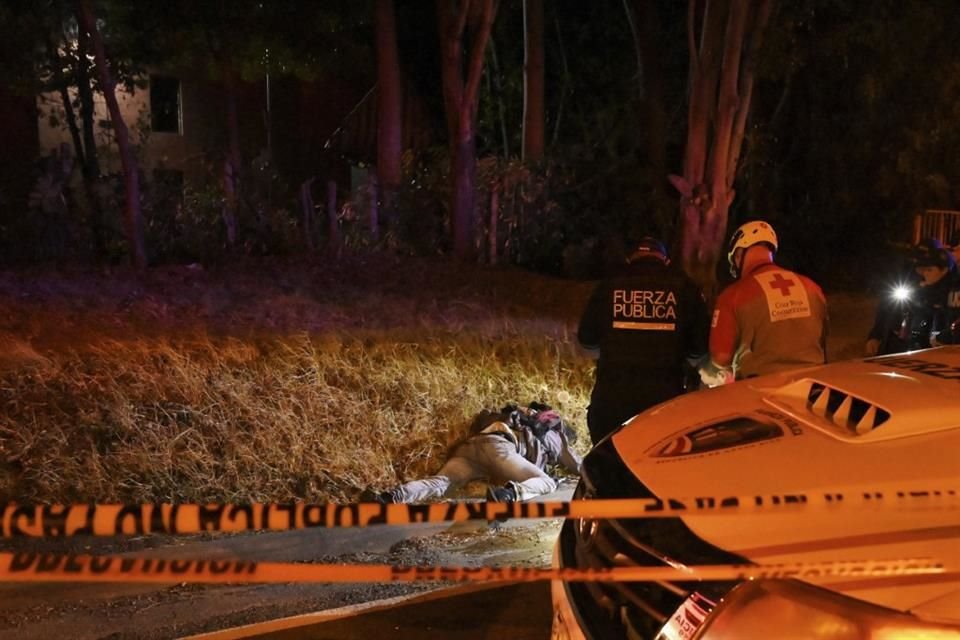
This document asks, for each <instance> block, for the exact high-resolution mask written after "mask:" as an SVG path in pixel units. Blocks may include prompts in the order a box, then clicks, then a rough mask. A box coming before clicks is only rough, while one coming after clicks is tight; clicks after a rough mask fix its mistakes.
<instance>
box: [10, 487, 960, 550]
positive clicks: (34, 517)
mask: <svg viewBox="0 0 960 640" xmlns="http://www.w3.org/2000/svg"><path fill="white" fill-rule="evenodd" d="M958 507H960V492H958V491H957V490H954V489H924V490H898V491H846V492H804V493H791V494H764V495H749V496H731V497H719V496H714V497H709V496H704V497H691V498H663V499H659V498H630V499H618V500H608V499H603V500H599V499H598V500H573V501H565V502H441V503H434V504H423V505H416V504H373V503H370V504H307V503H293V504H261V503H256V504H207V505H198V504H142V505H120V504H101V505H86V504H78V505H17V504H11V505H7V506H6V507H4V508H3V512H2V517H0V537H4V538H10V537H15V536H33V537H66V536H77V535H94V536H118V535H143V534H151V533H163V534H191V533H199V532H203V531H220V532H241V531H260V530H273V531H285V530H290V529H306V528H343V527H369V526H375V525H403V524H416V523H439V522H463V521H468V520H486V521H494V520H500V521H503V520H512V519H532V518H590V519H599V518H675V517H679V516H712V515H733V514H743V513H749V514H769V513H783V512H785V511H790V510H797V509H817V508H826V509H843V508H861V509H907V510H909V509H928V508H935V509H945V508H950V509H956V508H958Z"/></svg>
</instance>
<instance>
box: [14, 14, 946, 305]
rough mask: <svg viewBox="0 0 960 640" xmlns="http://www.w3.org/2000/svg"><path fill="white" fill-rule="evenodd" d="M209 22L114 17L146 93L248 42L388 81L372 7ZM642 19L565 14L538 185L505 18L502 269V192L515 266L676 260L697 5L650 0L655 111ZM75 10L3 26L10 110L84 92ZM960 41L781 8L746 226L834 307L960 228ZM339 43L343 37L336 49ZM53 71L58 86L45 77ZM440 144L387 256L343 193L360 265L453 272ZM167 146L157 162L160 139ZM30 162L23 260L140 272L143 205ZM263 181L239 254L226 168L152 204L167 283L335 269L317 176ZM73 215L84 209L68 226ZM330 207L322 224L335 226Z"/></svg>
mask: <svg viewBox="0 0 960 640" xmlns="http://www.w3.org/2000/svg"><path fill="white" fill-rule="evenodd" d="M248 4H249V6H247V5H248ZM316 4H317V5H319V4H320V3H316ZM189 5H190V3H186V4H183V5H182V6H181V5H180V4H177V3H173V4H172V5H171V10H170V11H169V12H167V13H169V15H165V13H164V12H151V11H144V12H137V15H131V12H129V11H123V10H122V8H123V6H124V3H115V2H110V1H107V0H102V1H101V2H100V3H99V6H102V7H103V13H102V15H103V16H104V23H105V29H104V30H105V35H106V37H107V38H108V44H109V45H110V46H111V48H112V51H114V52H116V55H117V58H116V60H117V61H118V62H117V65H118V67H117V68H118V70H119V72H120V77H121V79H122V80H123V81H124V82H128V83H134V82H135V80H136V74H137V70H138V69H140V68H142V67H143V66H144V65H152V64H158V63H163V62H164V56H166V62H167V63H174V62H176V63H178V64H182V63H183V61H184V59H185V57H189V58H190V59H192V60H195V61H196V65H197V66H198V67H199V68H209V69H210V74H211V78H214V79H216V78H218V77H219V75H220V74H222V73H223V69H224V68H225V65H227V62H226V61H225V60H224V55H225V54H224V47H227V45H229V44H230V43H235V45H231V46H229V47H228V50H229V52H230V56H231V60H230V64H231V65H233V67H235V68H236V69H238V70H239V73H240V74H241V76H250V75H256V74H257V73H261V72H262V71H263V69H264V65H266V64H268V62H266V61H265V60H264V59H263V58H262V57H260V56H259V54H258V52H259V51H260V50H261V49H269V50H270V51H271V52H273V53H272V54H271V55H272V56H273V59H272V62H269V64H271V65H272V66H271V69H272V71H273V72H274V73H275V74H277V75H278V76H282V75H284V74H286V75H288V76H295V77H296V78H299V79H301V80H304V79H310V78H313V77H317V76H318V75H320V74H319V72H321V71H326V70H330V69H337V68H345V67H350V68H351V70H352V71H353V73H354V75H353V78H354V80H356V81H357V82H359V83H361V84H362V83H363V82H364V80H363V78H365V77H366V78H367V79H369V80H370V81H371V82H372V78H373V67H372V64H370V61H371V59H372V57H373V50H372V47H373V41H372V37H371V38H370V39H369V41H367V42H364V41H363V40H362V38H361V39H358V34H369V33H370V31H369V22H370V17H371V16H372V9H371V7H370V6H369V3H344V4H343V5H342V6H336V7H333V5H324V6H322V7H317V6H316V5H315V4H314V3H295V2H286V3H275V4H274V5H273V8H272V9H270V11H268V12H267V13H266V14H264V13H263V12H264V11H266V10H265V9H263V5H262V3H256V2H251V3H244V2H238V3H231V7H232V8H231V9H230V14H229V15H228V16H225V17H223V19H221V17H219V16H218V15H217V14H216V12H215V11H213V9H212V8H211V7H208V8H207V9H205V10H204V11H205V13H204V12H201V13H204V15H202V16H199V17H197V19H196V20H195V21H193V22H190V21H186V20H184V19H183V17H184V15H185V14H184V12H186V13H189V12H190V11H191V9H190V8H189ZM628 5H630V6H634V7H637V6H640V3H639V2H638V3H632V4H631V3H620V2H614V1H607V2H602V3H583V2H578V1H576V0H557V1H556V2H550V3H547V5H546V6H547V12H546V44H545V46H546V80H547V82H546V84H547V95H546V99H547V110H546V111H547V115H546V119H547V122H546V131H547V147H548V148H547V160H546V161H545V162H544V163H542V164H539V165H537V166H524V165H523V164H522V163H520V161H519V160H518V156H519V149H520V140H521V135H522V134H521V129H522V120H523V117H522V116H523V114H522V109H523V95H522V91H523V76H522V74H523V24H522V11H521V6H520V3H519V2H503V3H502V6H501V7H500V10H499V13H498V17H497V23H496V25H495V29H494V32H493V35H492V42H491V46H490V47H489V48H488V52H487V61H486V71H485V76H484V80H483V83H482V86H481V97H480V119H479V120H480V121H479V132H478V156H479V174H478V185H477V187H478V191H479V197H478V198H477V219H478V220H479V221H480V222H481V225H480V229H479V231H478V237H477V245H478V248H479V249H480V251H478V253H479V254H480V255H481V256H484V257H483V259H484V260H491V256H490V250H489V242H488V240H487V239H486V238H485V237H484V236H485V234H486V233H487V232H488V231H489V229H490V198H491V195H492V194H493V193H494V192H496V196H497V198H498V202H499V217H498V219H497V240H498V242H497V255H496V259H497V260H498V261H501V262H503V261H506V262H511V263H514V264H519V265H522V266H524V267H528V268H532V269H535V270H541V271H546V272H550V273H559V274H567V275H574V276H584V275H593V274H596V273H598V271H599V269H600V268H601V267H602V265H603V263H604V262H605V261H606V260H610V259H614V257H615V256H616V255H618V253H619V252H620V251H622V248H623V247H624V246H625V245H627V244H629V243H630V242H632V240H633V239H634V238H636V237H638V236H639V235H642V234H644V233H651V232H652V233H658V234H661V235H663V236H664V237H666V238H667V240H668V241H673V240H674V239H675V238H676V234H677V228H676V225H677V220H676V216H677V201H676V196H677V194H676V193H674V192H673V191H671V190H670V187H668V186H667V185H666V182H665V177H666V176H665V175H661V174H660V173H658V171H659V169H655V168H654V167H652V166H651V163H650V141H651V135H652V132H651V130H650V129H649V127H647V126H645V125H646V123H645V122H644V120H643V117H642V114H643V113H644V108H645V106H646V103H645V101H646V100H649V99H651V98H650V96H651V95H656V96H659V99H660V100H662V102H663V104H662V105H661V106H662V107H663V111H664V113H665V116H666V118H665V124H664V128H665V130H664V131H661V132H657V133H658V135H661V136H662V138H663V145H664V146H665V149H664V154H665V158H666V162H667V167H666V169H667V170H668V171H671V172H672V171H675V170H676V169H677V168H678V167H679V166H680V164H681V162H682V158H681V153H682V143H683V139H684V135H685V125H686V120H685V114H686V96H685V91H686V80H687V79H686V47H687V42H686V34H685V28H686V4H685V3H676V2H672V1H668V0H650V6H652V7H653V8H654V9H655V15H656V17H657V18H658V20H657V25H658V28H657V29H656V31H655V32H654V33H653V34H652V35H651V34H650V33H647V36H646V37H650V38H653V39H655V43H654V44H655V48H656V51H657V52H658V54H659V59H660V67H661V69H662V73H661V78H662V80H661V86H660V87H659V91H658V92H656V93H655V94H654V93H652V92H651V91H650V89H651V84H650V83H651V82H654V79H653V78H651V75H650V74H649V73H647V72H649V70H648V69H643V68H641V66H640V65H639V64H638V55H636V54H635V48H636V44H637V43H636V41H635V34H634V33H633V32H632V31H631V29H630V21H629V20H628V19H627V14H626V13H625V10H626V9H625V7H627V6H628ZM69 6H70V5H69V3H63V2H60V1H59V0H47V1H46V2H40V3H24V2H14V3H10V4H9V5H5V6H4V7H3V8H2V9H0V20H2V22H3V25H4V26H5V27H6V28H5V32H6V33H8V34H11V39H10V41H9V42H8V43H7V44H8V45H9V46H6V45H5V46H4V51H5V52H6V51H7V50H8V49H9V52H8V53H9V55H6V54H5V55H4V64H3V65H2V70H3V76H2V80H3V85H4V87H5V89H4V91H5V92H7V93H14V94H15V93H21V94H22V93H24V92H31V91H32V92H40V91H42V90H50V89H52V88H56V86H57V83H63V82H66V83H68V84H69V83H72V82H75V80H73V78H74V76H75V69H73V66H75V65H77V64H78V58H77V56H76V55H73V56H72V57H70V56H69V55H68V56H65V57H64V59H63V60H61V64H62V66H61V67H60V68H54V67H53V66H51V63H50V55H49V53H50V46H49V45H50V41H49V39H50V37H51V34H53V35H54V36H55V37H57V38H67V39H69V34H70V33H71V30H75V25H74V26H72V27H71V20H72V18H71V14H70V10H69ZM258 7H259V8H258ZM331 7H333V8H331ZM396 7H397V14H398V29H399V34H398V36H399V42H400V49H401V57H402V59H403V68H404V72H405V73H406V74H407V75H408V76H409V78H410V81H411V85H412V86H413V87H414V88H415V89H416V91H417V93H418V94H419V96H420V97H421V98H422V101H423V103H424V104H425V105H426V110H427V113H428V114H429V115H430V117H432V118H433V119H434V120H435V122H436V125H437V126H436V127H435V129H434V130H435V131H438V132H441V131H443V129H444V127H443V126H442V121H443V117H444V116H443V112H442V100H441V98H440V96H439V89H438V87H439V62H438V59H439V50H438V48H437V43H436V30H435V29H436V28H435V15H434V13H433V6H432V4H431V3H423V2H416V1H412V0H411V1H399V0H398V2H397V3H396ZM245 8H246V9H249V11H247V10H245ZM211 11H213V13H211ZM258 12H259V13H258ZM148 27H149V28H150V29H151V30H153V31H155V32H157V33H159V34H160V36H159V37H158V38H157V39H156V42H163V43H166V44H167V45H170V46H165V47H157V46H148V45H149V44H150V42H149V41H148V39H144V38H143V37H142V34H143V29H146V28H148ZM958 28H960V12H957V11H956V10H955V6H954V3H952V2H950V1H949V0H925V1H924V2H922V3H903V2H898V1H896V0H878V1H877V2H871V3H859V2H853V1H851V0H803V1H801V2H789V3H787V2H782V3H779V5H778V9H777V11H776V13H775V14H774V17H773V20H772V22H771V26H770V32H769V33H768V37H767V38H766V39H765V49H764V55H763V56H761V68H760V69H759V73H760V76H759V80H758V83H757V86H756V90H755V95H754V99H753V105H754V106H753V112H752V116H751V124H750V126H749V129H748V140H747V143H746V145H745V157H744V159H743V161H742V163H741V167H740V172H739V176H738V180H737V184H736V187H737V197H736V199H735V201H734V203H733V208H732V212H731V224H737V223H739V222H742V221H743V220H746V219H748V218H751V217H765V218H767V219H769V220H771V221H772V222H773V223H774V224H775V226H776V227H777V228H778V229H779V230H780V233H781V236H782V244H783V250H782V257H783V259H784V261H786V262H787V263H788V264H790V265H792V266H795V267H797V268H800V269H802V270H804V271H806V272H809V273H812V274H813V275H815V276H816V277H818V278H820V279H821V280H823V281H824V282H825V283H826V284H828V285H837V286H840V285H843V286H856V285H859V284H862V283H863V282H864V281H865V278H868V277H869V276H870V274H871V273H873V272H875V271H876V270H878V269H882V268H883V264H884V260H885V259H886V256H887V252H888V250H889V246H890V244H891V243H895V242H900V241H904V240H907V239H908V238H909V234H908V230H909V225H910V222H911V218H912V216H913V214H914V213H915V212H917V211H919V210H922V209H924V208H956V207H958V203H957V200H958V198H960V189H958V187H957V184H958V179H960V153H958V152H960V129H958V127H957V125H956V122H957V121H958V120H957V116H958V115H960V114H958V113H957V111H958V109H960V107H957V105H958V104H960V100H958V98H960V80H958V78H960V74H958V73H957V72H958V71H960V68H958V67H960V39H957V38H956V37H954V35H953V34H955V33H957V32H958ZM318 34H319V35H321V36H322V37H312V36H317V35H318ZM174 43H175V44H176V45H177V46H172V45H173V44H174ZM334 50H336V51H337V52H338V53H337V54H336V55H334V54H333V51H334ZM174 52H176V55H174ZM71 65H73V66H71ZM31 68H32V69H34V70H35V73H34V74H33V77H35V81H34V82H31V81H30V78H31V77H32V76H31V74H30V73H28V72H27V71H26V70H29V69H31ZM94 89H96V86H95V83H94ZM131 124H134V123H131ZM440 135H442V134H440ZM436 142H437V146H436V147H433V148H429V149H420V150H418V151H416V152H410V153H409V154H408V157H407V160H406V162H405V167H406V170H405V179H404V184H403V186H402V192H401V194H400V206H399V218H398V219H397V220H392V221H388V222H389V224H388V227H387V233H384V234H381V235H380V237H379V239H378V240H376V241H373V240H371V238H369V237H367V232H366V228H365V226H364V225H365V220H366V217H365V210H366V207H368V206H369V199H370V196H369V193H367V191H365V190H363V189H360V190H357V192H355V193H353V194H350V197H349V198H347V197H346V195H347V194H346V193H342V194H341V195H342V200H341V203H340V205H339V210H338V212H337V215H338V217H339V225H340V228H341V231H342V235H343V241H344V243H346V245H347V246H348V247H352V248H359V247H370V246H372V245H373V246H380V245H384V246H387V247H390V248H393V249H396V250H399V251H401V252H409V253H419V254H423V253H436V252H438V251H439V252H444V251H447V250H449V238H448V236H449V220H448V211H447V209H448V207H449V205H448V204H447V202H448V200H449V198H448V197H447V191H446V190H447V189H448V187H447V186H446V180H445V177H446V175H447V173H446V172H447V171H448V168H447V164H448V158H447V152H446V147H445V145H444V144H443V140H442V139H438V140H436ZM143 144H144V145H149V144H150V142H149V137H146V138H145V142H144V143H143ZM109 148H110V145H109V144H106V143H104V144H103V145H102V148H101V149H100V153H103V154H109V153H110V150H109ZM218 152H222V150H219V151H218ZM353 160H354V161H361V160H366V159H362V158H354V159H353ZM22 162H31V163H32V162H37V169H36V171H35V178H36V184H35V188H34V197H33V199H32V200H31V201H30V202H22V201H17V200H14V199H11V198H5V199H3V200H2V201H0V256H3V258H2V259H3V260H6V261H10V262H12V261H16V262H32V261H37V260H49V259H57V260H76V259H82V260H87V261H100V260H108V261H115V260H119V259H121V258H122V257H123V246H122V243H121V242H120V224H119V222H118V220H119V217H120V215H119V207H120V206H121V205H120V204H119V202H120V201H121V200H122V198H119V197H117V193H116V192H117V189H118V188H119V184H118V183H117V181H116V179H115V178H114V177H112V176H103V178H102V180H101V181H100V186H99V188H100V190H101V191H102V193H101V194H100V195H99V196H98V197H97V202H98V203H99V206H100V208H101V209H102V211H99V212H97V211H95V210H94V208H91V206H90V205H89V202H90V200H91V196H90V194H89V193H88V192H86V191H87V190H86V189H85V187H84V184H83V182H82V181H81V180H79V179H78V178H76V177H75V176H73V177H71V176H70V175H69V172H68V175H61V176H59V179H58V176H56V175H51V171H50V170H49V165H50V162H49V161H48V162H47V163H46V165H44V163H40V162H38V161H37V159H35V158H23V159H22ZM245 162H246V163H247V167H248V168H247V170H248V171H249V172H250V173H251V174H256V175H257V177H256V179H255V180H252V181H248V184H250V185H252V187H251V189H250V190H249V191H248V193H247V194H246V196H245V200H244V203H243V205H242V207H241V210H240V211H239V213H238V216H239V233H240V236H241V237H240V238H239V239H238V242H237V243H236V245H235V246H233V247H228V246H227V242H226V237H225V233H226V232H225V230H224V229H223V224H222V221H221V205H222V197H223V196H222V193H221V192H220V183H221V176H220V175H219V174H218V171H219V167H218V166H217V163H216V157H212V158H211V161H210V171H209V176H208V179H207V180H206V181H205V182H201V183H197V184H187V185H185V187H184V191H183V197H182V198H176V199H175V198H171V196H170V193H169V192H168V189H167V187H166V186H164V185H162V184H158V185H153V186H151V188H149V189H147V190H146V191H145V192H144V194H143V196H142V197H143V208H144V212H145V214H144V215H145V225H146V229H147V234H148V235H147V244H148V250H149V252H150V255H151V259H152V261H153V262H163V261H204V262H209V261H213V260H217V259H231V256H233V255H236V254H238V253H269V254H276V253H293V252H301V251H304V249H305V247H308V246H311V245H312V246H313V247H315V250H319V249H321V248H323V247H324V246H325V242H326V241H327V237H326V234H327V231H326V227H325V226H324V225H323V224H319V225H316V226H315V228H313V229H312V230H310V232H309V233H310V234H311V238H310V239H311V240H312V242H305V239H304V235H305V233H307V232H306V231H305V230H304V229H303V227H302V225H303V223H302V215H301V211H300V209H301V203H300V202H299V201H298V193H297V186H298V181H299V180H302V179H303V169H302V168H298V171H299V174H298V175H293V173H292V172H289V171H288V172H285V170H284V168H281V167H277V166H272V165H269V164H264V162H263V158H247V159H245ZM258 162H259V163H260V164H259V165H258V164H257V163H258ZM53 164H56V162H55V161H54V163H53ZM257 167H259V168H260V169H262V170H263V171H262V172H261V173H260V174H257V173H256V169H257ZM306 171H309V169H307V170H306ZM54 174H55V172H54ZM308 175H309V173H308ZM61 196H62V198H61V199H62V200H63V206H59V205H58V206H52V207H51V206H46V207H45V206H44V202H47V203H49V202H53V203H56V202H57V198H58V197H61ZM175 200H176V202H174V201H175ZM317 205H318V206H317V210H318V216H320V217H321V218H322V217H324V216H325V214H324V212H323V210H322V209H323V203H322V202H321V203H317ZM95 218H96V219H95ZM838 247H842V248H843V250H842V251H837V248H838Z"/></svg>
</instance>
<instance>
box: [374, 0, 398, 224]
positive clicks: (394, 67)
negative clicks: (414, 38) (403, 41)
mask: <svg viewBox="0 0 960 640" xmlns="http://www.w3.org/2000/svg"><path fill="white" fill-rule="evenodd" d="M374 22H375V24H376V46H377V175H378V177H379V180H380V192H381V202H382V204H383V206H382V208H381V213H382V216H383V219H384V220H386V221H387V223H388V224H393V222H394V219H395V218H396V213H397V212H396V198H397V192H398V191H399V189H400V179H401V165H400V157H401V154H402V153H403V129H402V126H403V93H402V92H403V87H402V83H401V77H400V53H399V50H398V48H397V25H396V16H395V14H394V7H393V0H377V2H376V5H375V12H374Z"/></svg>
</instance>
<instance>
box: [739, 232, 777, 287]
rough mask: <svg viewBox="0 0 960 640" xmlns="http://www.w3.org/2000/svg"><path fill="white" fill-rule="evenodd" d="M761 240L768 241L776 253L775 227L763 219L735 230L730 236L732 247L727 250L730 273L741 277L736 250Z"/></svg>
mask: <svg viewBox="0 0 960 640" xmlns="http://www.w3.org/2000/svg"><path fill="white" fill-rule="evenodd" d="M760 242H766V243H767V244H768V245H770V248H771V249H773V252H774V253H776V252H777V233H776V232H775V231H774V230H773V227H771V226H770V225H769V224H767V223H766V222H764V221H762V220H755V221H754V222H747V223H746V224H742V225H740V226H739V227H738V228H737V230H736V231H734V232H733V235H732V236H731V237H730V247H729V249H728V250H727V262H729V263H730V275H732V276H733V277H734V278H738V277H740V276H739V272H740V268H739V267H738V266H737V265H736V263H735V262H734V260H733V254H734V252H735V251H736V250H737V249H746V248H747V247H752V246H753V245H755V244H758V243H760Z"/></svg>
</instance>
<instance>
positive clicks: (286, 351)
mask: <svg viewBox="0 0 960 640" xmlns="http://www.w3.org/2000/svg"><path fill="white" fill-rule="evenodd" d="M588 292H589V285H585V284H582V283H581V284H575V283H570V282H564V281H559V280H553V279H549V278H544V277H540V276H536V275H532V274H528V273H523V272H519V271H511V270H489V269H487V270H483V269H481V270H477V269H467V268H464V267H457V266H453V265H450V264H448V263H441V262H435V261H422V260H415V261H414V260H409V261H408V260H405V261H404V262H403V263H400V262H396V261H392V260H388V259H386V260H385V259H376V260H367V261H361V260H353V261H344V262H342V263H340V264H338V265H336V266H333V265H329V264H316V263H314V264H307V263H303V264H293V265H291V264H289V263H287V264H281V263H270V262H257V263H253V264H245V265H239V266H236V267H235V268H231V269H224V270H221V271H214V272H207V271H203V270H199V269H197V270H191V269H188V268H169V269H157V270H153V271H151V272H149V273H148V274H146V275H145V276H144V277H143V278H141V279H136V278H134V277H132V276H131V275H130V274H126V273H118V274H91V273H72V274H69V273H68V274H53V273H46V272H36V273H17V274H5V275H3V276H0V311H2V313H3V315H2V316H0V317H2V324H0V354H2V356H0V502H2V501H6V500H9V499H16V500H20V501H85V500H97V501H101V502H106V501H115V500H124V501H150V500H232V501H241V500H276V501H281V500H290V499H294V498H301V499H307V500H328V499H335V500H339V499H350V498H352V497H353V491H354V488H355V487H362V486H366V485H371V484H372V485H385V484H390V483H393V482H396V481H398V480H402V479H409V478H412V477H415V476H420V475H424V474H426V473H428V472H429V471H433V470H435V469H436V467H437V466H438V464H439V462H440V460H441V458H442V456H443V455H444V453H445V450H446V447H447V446H448V445H449V444H450V443H452V442H453V441H455V440H456V439H457V438H458V437H459V436H460V435H461V434H462V433H463V429H464V428H465V426H466V424H467V422H468V420H469V418H471V417H472V416H473V415H474V414H475V413H476V412H477V411H478V410H479V409H481V408H484V407H498V406H500V405H501V404H502V403H504V402H507V401H519V402H527V401H531V400H541V401H546V402H549V403H551V404H553V405H554V406H556V407H557V408H558V409H560V410H561V411H562V412H563V413H564V414H565V415H567V416H569V417H570V418H571V420H572V421H573V422H574V423H575V424H577V425H578V426H579V427H580V428H581V429H582V430H583V432H584V434H585V433H586V432H585V426H584V424H583V422H584V420H583V418H584V407H585V406H586V403H587V397H588V396H587V394H588V393H589V386H590V375H591V371H590V366H589V365H590V363H589V362H588V361H586V360H584V359H583V358H582V357H580V356H579V355H578V354H577V352H576V349H575V348H574V347H573V345H572V343H571V340H570V336H571V331H572V327H573V326H574V324H575V322H576V316H577V314H578V312H579V309H580V308H581V306H582V304H583V300H584V298H585V296H586V295H587V293H588ZM585 439H586V438H585Z"/></svg>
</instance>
